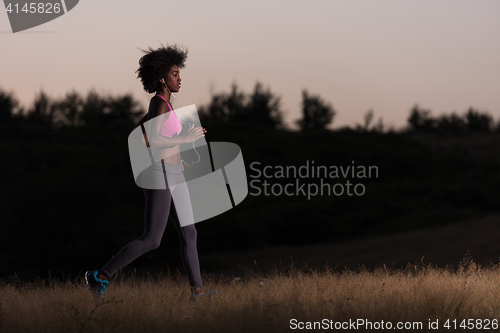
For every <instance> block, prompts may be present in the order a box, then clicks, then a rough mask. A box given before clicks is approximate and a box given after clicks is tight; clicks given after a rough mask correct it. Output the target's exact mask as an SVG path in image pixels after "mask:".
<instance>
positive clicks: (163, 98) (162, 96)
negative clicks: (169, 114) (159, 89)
mask: <svg viewBox="0 0 500 333" xmlns="http://www.w3.org/2000/svg"><path fill="white" fill-rule="evenodd" d="M156 96H160V97H161V99H163V100H164V101H165V102H167V100H166V99H165V97H163V96H162V95H160V94H156ZM167 105H168V108H169V109H170V111H172V107H171V106H170V103H169V102H167Z"/></svg>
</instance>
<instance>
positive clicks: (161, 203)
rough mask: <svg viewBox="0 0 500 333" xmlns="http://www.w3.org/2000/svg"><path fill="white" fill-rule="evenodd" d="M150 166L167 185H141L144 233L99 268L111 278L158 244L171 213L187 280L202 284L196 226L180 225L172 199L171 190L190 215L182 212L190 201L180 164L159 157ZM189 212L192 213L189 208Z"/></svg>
mask: <svg viewBox="0 0 500 333" xmlns="http://www.w3.org/2000/svg"><path fill="white" fill-rule="evenodd" d="M160 168H161V169H160ZM152 170H153V172H156V173H161V174H162V177H163V178H164V179H165V182H166V183H167V188H166V189H164V190H152V189H143V191H144V196H145V197H146V209H145V214H144V221H145V224H144V233H143V234H142V236H141V237H139V238H137V239H135V240H133V241H131V242H130V243H128V244H127V245H125V246H124V247H123V248H122V249H121V250H120V252H118V253H117V254H116V256H114V257H113V258H112V259H111V260H110V261H109V262H108V263H107V264H106V265H104V266H103V267H102V268H101V270H100V272H101V273H103V274H104V275H106V276H107V277H109V278H110V277H111V276H113V274H115V273H116V272H117V271H118V270H119V269H120V268H122V267H124V266H126V265H128V264H129V263H131V262H132V261H134V260H135V259H137V258H138V257H140V256H141V255H143V254H144V253H146V252H149V251H151V250H154V249H156V248H158V247H159V246H160V242H161V238H162V236H163V232H164V231H165V227H166V225H167V220H168V217H169V214H170V218H171V219H172V221H173V222H174V225H175V228H176V229H177V233H178V234H179V238H180V243H181V260H182V264H183V265H184V268H185V269H186V271H187V273H188V277H189V283H190V285H191V286H192V287H199V288H203V285H202V282H201V274H200V264H199V261H198V250H197V249H196V228H195V226H194V223H192V224H189V225H186V226H184V227H181V225H180V222H179V216H178V215H177V209H176V208H175V205H174V202H173V199H172V194H174V193H175V196H176V198H182V199H183V202H182V205H181V207H179V209H182V210H183V216H189V214H187V215H185V212H186V210H189V209H190V207H191V202H190V199H189V192H188V188H187V184H186V182H185V180H184V175H183V173H182V167H181V165H180V164H179V165H176V164H170V163H166V162H163V161H159V162H157V163H155V165H153V166H152ZM178 203H179V202H178ZM190 213H191V217H192V210H191V211H190ZM193 221H194V220H193Z"/></svg>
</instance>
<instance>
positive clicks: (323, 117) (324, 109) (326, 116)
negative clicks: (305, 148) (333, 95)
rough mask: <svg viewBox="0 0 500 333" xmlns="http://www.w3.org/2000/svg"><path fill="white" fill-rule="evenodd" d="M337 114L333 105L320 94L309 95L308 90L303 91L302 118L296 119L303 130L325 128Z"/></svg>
mask: <svg viewBox="0 0 500 333" xmlns="http://www.w3.org/2000/svg"><path fill="white" fill-rule="evenodd" d="M335 114H336V111H335V109H334V108H333V106H332V105H331V104H330V103H326V102H324V101H323V100H322V99H321V97H320V96H319V95H309V93H308V92H307V90H303V91H302V119H299V120H297V121H296V123H297V125H299V127H300V129H301V130H302V131H317V130H322V129H325V128H326V126H327V125H328V124H330V123H331V122H332V120H333V117H334V116H335Z"/></svg>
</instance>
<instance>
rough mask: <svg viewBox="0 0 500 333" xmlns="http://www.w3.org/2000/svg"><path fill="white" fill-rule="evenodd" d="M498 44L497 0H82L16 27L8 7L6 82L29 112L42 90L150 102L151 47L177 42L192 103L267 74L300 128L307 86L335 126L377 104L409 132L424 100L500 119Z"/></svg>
mask: <svg viewBox="0 0 500 333" xmlns="http://www.w3.org/2000/svg"><path fill="white" fill-rule="evenodd" d="M499 41H500V1H498V0H479V1H470V0H438V1H436V0H432V1H429V0H418V1H417V0H414V1H410V0H407V1H403V0H363V1H361V0H359V1H357V0H337V1H336V0H324V1H319V0H317V1H309V2H305V1H293V0H286V1H284V0H283V1H273V0H266V1H262V0H252V1H229V0H220V1H186V0H183V1H165V0H150V1H148V0H144V1H130V0H122V1H113V2H111V1H102V0H101V1H98V0H81V1H80V2H79V3H78V5H77V6H76V7H75V8H74V9H73V10H71V11H70V12H68V13H67V14H65V15H63V16H62V17H60V18H57V19H55V20H53V21H51V22H48V23H46V24H43V25H40V26H38V27H35V28H32V29H30V30H26V31H25V32H19V33H16V34H12V31H11V28H10V25H9V22H8V17H7V13H6V12H5V11H4V10H2V12H1V13H0V60H1V61H0V88H1V89H3V90H7V91H13V92H14V93H15V95H16V96H17V97H18V99H20V100H21V102H22V104H23V105H25V106H27V105H28V104H31V103H32V101H33V98H34V96H35V94H37V93H38V92H39V91H40V89H42V88H43V90H44V91H46V92H47V93H48V94H49V96H52V97H62V96H63V95H64V94H66V93H67V92H69V91H71V90H73V89H74V90H76V91H78V92H80V93H84V94H86V93H87V92H88V91H89V90H90V89H91V88H95V89H96V90H98V91H100V92H105V93H111V94H114V95H117V94H124V93H128V92H130V93H132V94H133V95H134V96H135V97H136V99H137V100H138V101H139V102H141V103H142V104H143V106H144V108H147V105H148V101H149V98H150V97H151V96H152V95H150V94H148V93H146V92H145V91H144V90H143V89H142V84H141V82H140V80H139V79H137V78H136V74H135V71H136V69H137V67H138V60H139V58H140V57H141V56H142V54H143V53H142V52H141V51H139V50H138V48H141V49H146V48H148V47H150V46H151V47H153V48H157V47H159V46H160V43H163V44H166V43H178V44H181V45H183V46H186V47H187V48H188V49H189V55H188V59H187V62H186V67H185V68H184V69H183V70H182V71H181V77H182V79H183V85H182V88H181V91H180V93H179V94H178V95H177V96H178V98H179V100H180V101H181V102H182V103H183V104H184V105H189V104H196V105H197V106H200V105H202V104H206V103H207V102H208V101H209V100H210V90H211V89H212V91H213V92H215V93H219V92H229V90H230V85H231V83H232V82H236V83H237V84H238V86H239V87H240V88H241V89H242V90H243V91H245V92H247V93H249V92H251V90H252V89H253V87H254V85H255V83H256V82H257V81H260V82H262V83H263V84H264V86H265V87H270V88H271V91H273V92H274V93H276V94H277V95H278V96H280V97H281V101H282V107H283V110H284V111H285V112H286V120H287V122H288V123H291V122H293V121H294V120H295V119H298V118H299V117H300V101H301V91H302V89H307V90H308V91H309V92H310V93H313V94H319V95H320V96H321V97H322V98H323V99H324V100H326V101H328V102H330V103H331V104H333V105H334V107H335V109H336V110H337V116H336V117H335V119H334V123H333V128H337V127H339V126H343V125H349V126H352V125H354V124H356V123H361V122H362V118H363V115H364V114H365V113H366V112H367V111H368V110H369V109H373V110H374V113H375V120H378V118H379V117H382V118H383V120H384V123H385V124H386V125H389V126H391V125H392V126H394V127H395V128H400V127H402V126H404V125H406V118H407V117H408V114H409V109H410V108H411V107H412V106H413V105H414V104H415V103H418V104H419V105H420V106H422V107H424V108H428V109H431V110H432V112H433V114H434V115H438V114H441V113H450V112H452V111H456V112H458V113H460V114H462V113H463V112H465V111H466V109H467V108H468V107H469V106H473V107H475V108H478V109H479V110H481V111H488V112H489V113H490V114H492V115H493V116H494V118H495V120H498V119H500V42H499ZM174 105H175V104H174Z"/></svg>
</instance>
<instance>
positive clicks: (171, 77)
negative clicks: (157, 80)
mask: <svg viewBox="0 0 500 333" xmlns="http://www.w3.org/2000/svg"><path fill="white" fill-rule="evenodd" d="M181 81H182V79H181V72H180V70H179V67H177V65H173V66H172V68H170V71H169V72H168V74H167V77H165V83H166V84H167V87H168V89H170V91H172V92H179V89H181Z"/></svg>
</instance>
